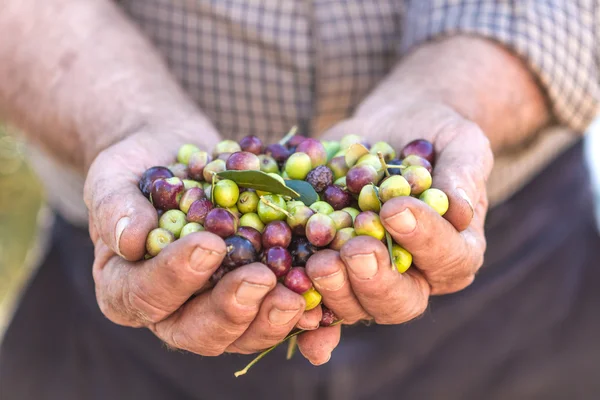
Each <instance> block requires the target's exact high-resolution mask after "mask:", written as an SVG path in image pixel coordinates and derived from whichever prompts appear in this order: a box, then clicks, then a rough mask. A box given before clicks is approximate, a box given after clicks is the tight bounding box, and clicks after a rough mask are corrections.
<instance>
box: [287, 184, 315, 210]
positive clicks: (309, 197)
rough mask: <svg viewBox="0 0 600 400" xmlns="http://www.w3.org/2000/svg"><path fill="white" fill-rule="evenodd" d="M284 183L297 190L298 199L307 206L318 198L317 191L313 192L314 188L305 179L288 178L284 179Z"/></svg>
mask: <svg viewBox="0 0 600 400" xmlns="http://www.w3.org/2000/svg"><path fill="white" fill-rule="evenodd" d="M285 184H286V185H287V187H289V188H291V189H293V190H294V191H296V192H298V194H300V197H299V198H298V200H300V201H301V202H303V203H304V204H306V205H307V206H310V205H311V204H312V203H314V202H315V201H318V200H319V195H318V194H317V192H315V189H314V188H313V187H312V185H311V184H310V183H308V182H306V181H296V180H290V181H286V182H285Z"/></svg>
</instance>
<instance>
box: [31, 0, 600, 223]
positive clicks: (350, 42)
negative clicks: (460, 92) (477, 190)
mask: <svg viewBox="0 0 600 400" xmlns="http://www.w3.org/2000/svg"><path fill="white" fill-rule="evenodd" d="M117 1H118V3H119V4H120V5H121V6H122V8H123V10H124V11H125V12H126V13H127V14H128V15H129V16H130V18H131V20H132V21H134V22H135V23H136V24H138V26H139V27H140V29H141V30H142V32H143V33H144V34H145V35H146V36H147V37H148V38H149V39H150V40H151V41H152V42H153V43H154V45H155V46H156V47H157V48H158V49H159V51H160V53H161V54H162V55H163V57H164V58H165V59H166V61H167V62H168V64H169V66H170V68H171V70H172V72H173V74H174V76H175V77H176V78H177V79H178V81H179V82H180V83H181V85H182V86H183V87H184V88H185V89H186V90H187V92H188V93H189V95H190V96H191V97H192V98H193V99H194V100H195V101H196V102H197V104H198V105H199V106H200V108H201V109H202V110H203V111H204V112H205V113H206V114H207V115H208V117H209V118H210V119H211V120H212V122H213V123H214V124H215V126H216V127H217V129H218V130H219V131H220V133H221V134H222V135H223V136H224V137H228V138H239V137H241V136H243V135H247V134H256V135H258V136H261V137H262V138H263V139H265V140H267V141H272V140H275V139H279V137H280V136H281V135H282V134H283V133H284V132H286V131H287V130H288V129H289V128H290V126H292V125H298V126H299V127H300V128H301V130H302V132H307V133H309V134H312V135H318V134H319V133H321V132H323V131H324V130H325V129H327V128H328V127H330V126H331V125H333V124H334V123H335V122H337V121H339V120H342V119H344V118H346V117H348V116H349V115H351V113H352V111H353V109H354V108H355V107H356V106H357V105H358V104H359V103H360V101H361V100H362V99H363V98H364V97H365V96H366V95H367V94H368V93H369V91H370V90H371V89H373V87H374V86H375V85H377V83H378V82H379V81H380V80H381V79H382V78H383V77H384V76H385V75H386V73H387V72H388V71H389V70H390V69H391V68H392V67H393V65H394V64H395V63H396V61H397V60H398V58H400V57H402V55H403V54H405V53H406V52H407V51H409V50H410V49H412V48H414V47H415V46H418V45H419V44H420V43H423V42H425V41H428V40H432V39H435V38H438V37H441V36H444V35H451V34H455V33H459V32H462V33H469V34H475V35H480V36H485V37H488V38H491V39H493V40H496V41H498V42H500V43H502V44H504V45H505V46H507V47H508V48H509V49H511V50H512V51H513V52H515V53H516V54H518V55H520V56H521V57H522V58H523V59H524V60H526V62H527V64H528V65H529V67H530V69H531V71H532V72H533V73H534V74H535V76H536V77H537V79H538V81H539V82H540V84H541V85H542V86H543V87H544V89H545V91H546V93H547V95H548V98H549V101H550V103H551V106H552V109H553V111H554V115H555V117H556V126H555V127H553V128H551V129H549V130H547V131H544V132H540V134H539V135H537V136H536V137H535V138H533V139H532V140H531V141H530V142H528V143H527V144H526V145H525V144H523V145H521V146H519V147H518V148H515V149H509V150H507V151H505V152H504V153H502V154H496V166H495V168H494V170H493V172H492V175H491V177H490V179H489V180H488V195H489V197H490V202H491V204H494V203H498V202H500V201H502V200H503V199H505V198H507V197H508V196H510V195H511V194H512V193H514V192H515V191H516V190H517V189H519V188H520V187H522V186H523V185H525V184H526V183H527V182H528V181H529V179H531V178H532V177H533V176H534V175H535V174H536V173H537V172H539V171H540V170H541V169H542V168H543V167H544V166H546V165H547V164H548V163H549V162H550V161H551V160H552V159H553V158H554V157H555V156H556V155H557V154H558V153H559V152H560V151H561V150H563V149H564V148H565V147H566V146H568V145H569V144H570V143H572V142H573V141H574V140H576V139H577V138H576V136H575V135H572V134H570V132H569V131H571V132H573V131H576V132H582V131H584V130H585V129H586V127H587V126H588V124H589V123H590V122H591V120H592V119H593V118H594V117H595V116H596V115H597V114H598V111H599V107H600V106H599V104H600V77H599V76H598V74H599V72H598V67H599V65H598V62H599V59H600V57H599V55H598V48H599V47H598V46H599V45H598V43H600V29H597V28H596V26H598V25H599V24H600V10H599V9H600V5H599V2H598V1H592V0H578V1H575V0H573V1H564V0H561V1H559V0H546V1H542V0H539V1H534V0H520V1H508V0H504V1H501V0H496V1H492V0H414V1H399V0H345V1H333V0H314V1H307V0H305V1H301V0H277V1H275V0H117ZM38 158H39V157H38ZM37 169H38V171H39V172H40V174H41V175H42V179H43V180H44V181H45V180H46V179H45V177H44V175H46V177H47V178H48V179H50V180H51V181H52V180H55V179H52V177H51V174H52V173H48V172H47V171H52V168H49V167H48V165H42V166H41V168H37ZM70 182H73V180H70ZM69 185H71V184H69ZM67 189H69V188H65V191H62V192H61V193H63V192H66V191H68V190H67ZM77 191H79V189H77ZM52 200H54V205H55V206H56V207H58V208H59V209H61V212H63V213H67V214H71V215H79V216H80V218H77V219H79V220H80V221H81V222H82V223H85V222H87V217H86V213H85V208H84V207H83V204H82V202H80V203H81V204H80V205H81V208H80V209H78V210H77V211H74V207H73V204H74V202H75V200H73V201H71V202H66V204H65V199H64V196H61V198H58V199H52V198H51V199H50V201H51V202H52Z"/></svg>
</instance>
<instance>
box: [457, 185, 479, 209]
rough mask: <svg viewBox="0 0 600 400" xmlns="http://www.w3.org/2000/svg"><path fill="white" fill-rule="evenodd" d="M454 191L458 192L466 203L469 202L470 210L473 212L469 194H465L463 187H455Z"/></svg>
mask: <svg viewBox="0 0 600 400" xmlns="http://www.w3.org/2000/svg"><path fill="white" fill-rule="evenodd" d="M456 192H457V193H458V195H459V196H460V197H462V198H463V199H465V201H466V202H467V203H469V207H471V211H472V212H475V208H474V207H473V202H472V201H471V199H470V198H469V196H467V192H465V191H464V189H462V188H458V189H456Z"/></svg>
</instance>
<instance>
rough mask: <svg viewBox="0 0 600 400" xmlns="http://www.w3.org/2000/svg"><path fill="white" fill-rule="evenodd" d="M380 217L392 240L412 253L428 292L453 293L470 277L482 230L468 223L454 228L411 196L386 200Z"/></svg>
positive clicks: (479, 257) (478, 264)
mask: <svg viewBox="0 0 600 400" xmlns="http://www.w3.org/2000/svg"><path fill="white" fill-rule="evenodd" d="M380 217H381V222H382V223H383V225H384V227H385V228H386V230H387V231H388V232H389V233H390V234H391V235H392V237H393V238H394V241H395V242H396V243H398V244H399V245H400V246H402V247H404V248H405V249H406V250H408V251H409V252H410V253H411V254H412V256H413V263H414V264H415V265H416V266H417V267H418V268H419V270H420V271H422V272H423V274H424V275H425V277H426V278H427V281H428V282H429V284H430V285H431V292H432V294H443V293H453V292H456V291H458V290H461V289H463V288H465V287H466V286H468V285H469V284H470V283H471V282H472V281H473V279H474V276H475V273H476V271H477V270H478V269H479V267H481V265H482V263H483V254H484V252H485V237H484V236H483V233H482V231H480V230H478V229H476V228H474V227H470V228H468V229H466V230H465V231H463V232H457V231H456V229H455V228H454V227H453V226H452V224H451V223H450V222H448V221H447V220H445V219H444V218H442V217H440V215H439V214H437V213H436V212H435V211H434V210H433V209H432V208H430V207H429V206H427V205H426V204H425V203H423V202H421V201H419V200H417V199H414V198H411V197H398V198H395V199H392V200H390V201H388V202H386V203H385V204H384V206H383V207H382V209H381V213H380ZM478 218H482V217H481V216H478ZM477 221H478V223H479V220H477Z"/></svg>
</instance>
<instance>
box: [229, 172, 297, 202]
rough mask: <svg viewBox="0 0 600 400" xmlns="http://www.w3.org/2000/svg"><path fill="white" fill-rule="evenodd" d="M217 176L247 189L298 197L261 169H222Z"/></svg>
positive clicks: (294, 192)
mask: <svg viewBox="0 0 600 400" xmlns="http://www.w3.org/2000/svg"><path fill="white" fill-rule="evenodd" d="M217 176H218V177H219V178H223V179H231V180H232V181H234V182H235V183H237V185H238V186H241V187H244V188H247V189H254V190H262V191H263V192H269V193H273V194H280V195H283V196H288V197H291V198H293V199H297V198H299V197H300V194H299V193H297V192H296V191H294V190H293V189H290V188H289V187H287V186H286V185H284V184H283V183H281V182H280V181H278V180H277V179H275V178H273V177H272V176H270V175H268V174H266V173H264V172H262V171H223V172H219V173H218V174H217Z"/></svg>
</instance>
